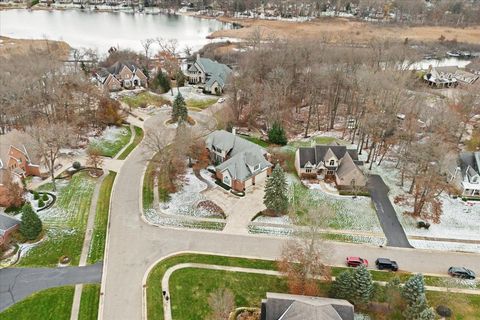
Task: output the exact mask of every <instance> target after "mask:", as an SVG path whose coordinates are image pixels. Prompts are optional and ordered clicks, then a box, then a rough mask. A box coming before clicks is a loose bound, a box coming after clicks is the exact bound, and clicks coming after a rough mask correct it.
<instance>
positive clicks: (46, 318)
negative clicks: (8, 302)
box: [0, 286, 74, 320]
mask: <svg viewBox="0 0 480 320" xmlns="http://www.w3.org/2000/svg"><path fill="white" fill-rule="evenodd" d="M73 292H74V287H73V286H68V287H58V288H52V289H47V290H43V291H39V292H37V293H35V294H33V295H31V296H29V297H28V298H26V299H25V300H22V301H20V302H18V303H16V304H14V305H13V306H11V307H10V308H8V309H6V310H5V311H3V312H2V313H0V319H2V320H23V319H28V320H68V319H70V312H71V309H72V302H73Z"/></svg>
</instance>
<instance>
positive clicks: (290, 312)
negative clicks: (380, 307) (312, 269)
mask: <svg viewBox="0 0 480 320" xmlns="http://www.w3.org/2000/svg"><path fill="white" fill-rule="evenodd" d="M260 319H261V320H353V319H354V308H353V305H352V304H351V303H350V302H348V301H347V300H341V299H330V298H322V297H309V296H301V295H293V294H284V293H272V292H267V298H266V299H263V300H262V308H261V314H260Z"/></svg>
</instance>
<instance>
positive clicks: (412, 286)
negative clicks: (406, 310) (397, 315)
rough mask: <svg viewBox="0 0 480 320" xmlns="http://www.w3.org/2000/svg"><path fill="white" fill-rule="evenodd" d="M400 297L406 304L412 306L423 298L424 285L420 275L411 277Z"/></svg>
mask: <svg viewBox="0 0 480 320" xmlns="http://www.w3.org/2000/svg"><path fill="white" fill-rule="evenodd" d="M402 296H403V297H404V298H405V300H407V303H408V304H409V305H410V304H414V303H417V302H418V301H420V300H421V299H422V298H425V283H424V281H423V275H422V274H421V273H419V274H416V275H413V276H411V277H410V278H409V279H408V280H407V282H405V285H404V286H403V290H402Z"/></svg>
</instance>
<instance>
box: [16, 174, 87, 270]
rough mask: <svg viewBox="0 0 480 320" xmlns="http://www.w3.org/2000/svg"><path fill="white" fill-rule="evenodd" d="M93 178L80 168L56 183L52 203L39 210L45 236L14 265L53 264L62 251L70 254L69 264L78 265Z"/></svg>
mask: <svg viewBox="0 0 480 320" xmlns="http://www.w3.org/2000/svg"><path fill="white" fill-rule="evenodd" d="M95 182H96V180H95V179H93V178H91V177H89V176H88V175H87V174H86V173H85V172H81V173H77V174H76V175H74V176H73V177H72V180H71V181H70V182H69V183H68V184H67V185H66V186H60V188H59V194H58V198H57V202H56V203H55V205H54V206H53V207H52V208H51V209H49V210H47V211H45V212H40V214H39V216H40V218H41V219H42V221H43V225H44V230H45V232H46V237H45V238H44V240H43V241H42V242H41V243H40V244H38V245H37V246H35V247H33V248H32V249H30V250H29V251H28V252H27V253H26V254H25V256H24V257H22V258H21V259H20V261H19V263H18V264H17V265H18V266H52V267H53V266H57V263H58V260H59V258H60V257H61V256H63V255H66V256H68V257H70V258H71V265H78V262H79V260H80V254H81V251H82V245H83V239H84V236H85V227H86V224H87V218H88V213H89V211H90V203H91V199H92V195H93V192H94V188H95ZM44 215H45V216H44Z"/></svg>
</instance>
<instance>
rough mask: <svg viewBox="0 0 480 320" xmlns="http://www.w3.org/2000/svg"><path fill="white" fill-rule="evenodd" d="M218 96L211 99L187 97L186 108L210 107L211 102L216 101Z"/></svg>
mask: <svg viewBox="0 0 480 320" xmlns="http://www.w3.org/2000/svg"><path fill="white" fill-rule="evenodd" d="M217 101H218V98H213V99H188V100H187V101H185V102H186V103H187V108H189V109H200V110H203V109H206V108H208V107H210V106H211V105H212V104H214V103H216V102H217Z"/></svg>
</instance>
